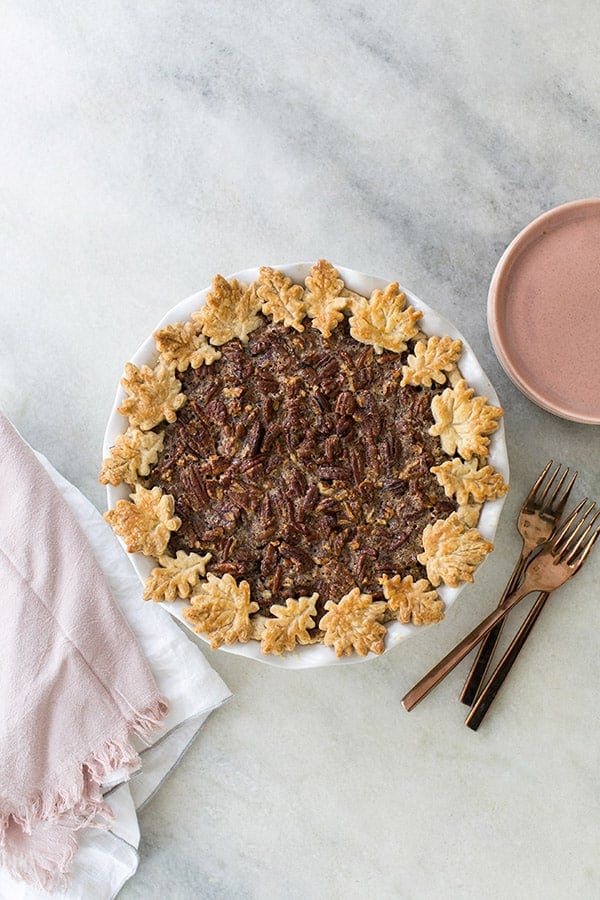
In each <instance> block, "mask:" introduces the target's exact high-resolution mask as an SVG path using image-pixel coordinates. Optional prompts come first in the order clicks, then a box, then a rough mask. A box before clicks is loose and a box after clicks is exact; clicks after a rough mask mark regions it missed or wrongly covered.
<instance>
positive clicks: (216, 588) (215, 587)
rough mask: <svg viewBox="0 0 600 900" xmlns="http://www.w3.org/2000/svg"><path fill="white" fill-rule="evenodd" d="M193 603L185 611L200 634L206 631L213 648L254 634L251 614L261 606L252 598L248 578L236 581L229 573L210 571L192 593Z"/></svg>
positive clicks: (187, 617)
mask: <svg viewBox="0 0 600 900" xmlns="http://www.w3.org/2000/svg"><path fill="white" fill-rule="evenodd" d="M190 602H191V606H189V607H188V608H187V609H184V611H183V615H184V616H185V618H186V619H187V620H188V622H190V623H191V624H192V625H193V626H194V631H196V632H197V634H205V635H206V636H207V637H208V639H209V641H210V646H211V649H212V650H216V649H217V648H218V647H220V646H221V645H222V644H235V643H236V642H237V641H240V642H241V643H243V644H245V643H246V642H247V641H248V639H249V637H250V630H251V629H250V616H251V614H252V613H254V612H256V611H257V609H258V603H255V602H254V601H251V600H250V585H249V584H248V582H247V581H240V583H239V584H237V583H236V580H235V578H234V577H233V575H230V574H229V573H227V574H226V575H223V576H222V577H221V578H218V577H217V576H216V575H213V574H212V573H211V572H209V573H208V576H207V580H206V581H203V582H201V583H200V584H199V585H198V587H197V589H196V591H195V593H194V594H193V595H192V597H191V600H190Z"/></svg>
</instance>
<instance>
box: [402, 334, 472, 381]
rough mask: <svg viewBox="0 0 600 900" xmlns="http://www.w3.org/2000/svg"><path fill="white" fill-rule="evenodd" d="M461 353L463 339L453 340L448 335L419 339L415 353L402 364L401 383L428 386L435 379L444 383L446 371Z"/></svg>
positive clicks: (450, 368) (454, 364)
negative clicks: (425, 339) (424, 339)
mask: <svg viewBox="0 0 600 900" xmlns="http://www.w3.org/2000/svg"><path fill="white" fill-rule="evenodd" d="M461 353H462V341H453V340H452V338H451V337H448V335H444V337H437V336H433V337H430V338H429V339H428V340H427V341H417V343H416V344H415V349H414V353H411V354H409V356H408V359H407V361H406V365H404V366H402V381H401V382H400V384H401V385H402V386H403V387H404V386H405V385H407V384H412V385H414V386H415V387H420V386H421V385H423V386H424V387H428V388H430V387H431V386H432V383H433V382H434V381H435V383H436V384H444V382H445V381H446V379H447V376H446V373H447V372H450V371H451V370H452V369H453V368H454V367H455V366H456V363H457V361H458V359H459V357H460V355H461Z"/></svg>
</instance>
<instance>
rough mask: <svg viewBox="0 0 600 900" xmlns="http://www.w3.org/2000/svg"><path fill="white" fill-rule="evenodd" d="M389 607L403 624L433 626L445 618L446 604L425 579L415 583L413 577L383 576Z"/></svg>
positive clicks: (382, 582)
mask: <svg viewBox="0 0 600 900" xmlns="http://www.w3.org/2000/svg"><path fill="white" fill-rule="evenodd" d="M379 581H380V584H381V586H382V588H383V596H384V597H385V599H386V600H387V602H388V607H389V608H390V609H391V610H392V612H394V613H395V614H396V618H397V619H398V621H399V622H402V623H403V624H405V625H406V624H408V623H409V622H410V621H411V620H412V623H413V625H431V624H432V623H433V622H440V621H441V620H442V619H443V618H444V603H443V601H442V600H440V599H439V597H438V595H437V591H434V590H433V588H432V587H431V585H430V584H429V582H428V581H427V580H426V579H425V578H420V579H419V580H418V581H414V580H413V577H412V575H406V577H405V578H402V577H401V576H400V575H394V576H393V577H392V578H389V577H388V576H387V575H383V577H382V578H380V579H379Z"/></svg>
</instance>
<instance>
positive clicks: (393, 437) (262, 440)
mask: <svg viewBox="0 0 600 900" xmlns="http://www.w3.org/2000/svg"><path fill="white" fill-rule="evenodd" d="M220 349H221V351H222V356H221V358H220V359H218V360H216V361H215V362H214V363H213V364H212V365H211V366H210V367H209V366H201V367H199V368H198V369H192V368H189V369H188V370H187V371H186V372H185V373H184V374H183V375H182V376H180V377H181V379H182V384H183V387H182V390H183V392H184V393H185V395H186V396H187V402H186V404H185V406H183V407H182V408H181V409H180V410H179V412H178V415H177V419H176V421H175V422H173V423H172V424H169V425H167V426H166V427H165V429H164V449H163V450H162V451H161V453H160V455H159V457H158V461H157V463H156V465H154V466H153V468H152V470H151V472H150V474H149V476H148V477H147V478H146V479H144V481H143V483H144V484H145V485H146V487H153V486H158V487H160V488H161V489H162V490H163V491H164V492H165V493H168V494H170V495H172V496H173V497H174V499H175V514H176V515H177V516H178V517H179V518H180V519H181V527H180V528H179V530H178V531H177V532H175V533H173V534H172V536H171V538H170V543H169V549H170V551H171V552H172V553H173V554H175V553H176V551H178V550H185V551H187V552H191V551H198V550H201V551H202V552H207V551H209V552H210V553H211V554H212V559H211V564H210V570H211V572H212V573H214V574H215V575H223V574H225V573H230V574H231V575H233V577H234V578H236V579H245V580H246V581H248V582H249V584H250V587H251V591H252V597H253V599H254V600H255V601H256V602H257V603H258V604H259V606H260V611H261V612H262V613H263V614H264V615H267V616H269V615H271V613H270V612H269V607H270V606H271V605H272V604H273V603H274V602H281V600H282V599H283V598H286V597H300V596H309V595H311V594H313V593H314V592H317V593H318V595H319V598H318V604H317V607H318V611H319V613H320V614H321V613H322V612H323V608H324V604H325V603H326V602H327V601H328V600H329V599H333V600H337V599H339V597H340V596H341V595H342V594H344V593H345V592H347V591H349V590H351V589H352V588H353V587H359V588H360V589H361V591H364V592H368V593H370V594H372V595H373V600H379V599H382V597H383V594H382V590H381V585H380V582H379V579H380V578H381V576H383V575H384V574H387V575H390V576H391V575H393V574H394V573H397V572H401V573H402V574H403V575H413V576H414V577H415V578H423V577H424V576H425V570H424V568H423V566H421V565H420V563H418V562H417V560H416V555H417V553H420V552H421V551H422V534H423V530H424V528H425V526H426V525H428V524H430V523H433V522H434V521H436V520H438V519H445V518H447V517H448V516H449V515H450V513H451V512H453V511H454V510H456V509H457V504H456V503H455V502H454V500H450V499H448V498H447V497H446V496H445V494H444V490H443V488H442V487H441V486H440V484H439V483H438V481H437V479H436V478H435V476H434V475H433V474H432V473H431V472H430V469H431V467H432V466H434V465H436V464H439V463H442V462H443V461H444V460H446V459H447V456H446V455H445V454H444V452H443V451H442V449H441V447H440V443H439V441H438V440H437V439H436V438H434V437H432V436H430V435H429V434H428V429H429V428H430V427H431V426H432V424H433V417H432V414H431V399H432V395H434V394H436V393H439V392H440V391H439V390H437V389H435V388H434V389H431V388H427V387H420V388H415V387H401V385H400V381H401V377H402V371H401V370H402V364H403V363H404V362H405V361H406V356H407V354H408V352H410V351H407V352H405V353H403V354H397V353H390V352H384V353H382V354H381V355H377V354H375V353H374V351H373V348H372V347H370V346H365V345H364V344H360V343H358V342H357V341H355V340H354V339H353V338H352V337H351V336H350V334H349V329H348V323H347V320H344V321H343V322H342V323H340V325H339V326H338V327H337V328H336V329H335V331H334V332H333V333H332V334H331V337H329V338H327V339H324V338H323V337H322V335H321V334H320V333H319V332H318V331H317V330H316V329H314V328H306V329H305V330H304V331H303V332H302V333H297V332H293V331H290V330H289V329H287V328H285V327H284V326H283V325H280V324H273V323H271V322H267V323H266V324H265V325H264V326H261V327H260V328H258V329H257V330H255V331H253V332H252V334H251V335H250V338H249V341H248V343H247V344H246V345H242V344H241V343H240V342H239V341H238V340H232V341H230V342H228V343H226V344H224V345H223V346H222V347H221V348H220Z"/></svg>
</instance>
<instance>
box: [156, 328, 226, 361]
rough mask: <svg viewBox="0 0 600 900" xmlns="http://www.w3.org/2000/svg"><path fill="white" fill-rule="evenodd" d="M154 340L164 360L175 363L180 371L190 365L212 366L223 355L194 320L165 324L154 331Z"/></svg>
mask: <svg viewBox="0 0 600 900" xmlns="http://www.w3.org/2000/svg"><path fill="white" fill-rule="evenodd" d="M154 341H155V343H156V347H157V349H158V352H159V353H160V355H161V356H162V358H163V359H164V361H165V362H166V363H167V364H170V363H174V364H175V367H176V369H177V370H178V371H179V372H185V371H186V369H187V368H188V367H189V366H191V367H192V369H197V368H199V367H200V366H202V365H205V366H210V365H211V363H213V362H214V361H215V360H216V359H219V357H220V356H221V353H220V352H219V350H215V348H214V347H213V346H212V345H211V344H209V343H208V341H207V340H206V338H205V336H204V335H203V334H202V331H200V329H199V328H198V326H197V325H196V324H195V323H194V322H183V323H182V322H176V323H175V325H165V327H164V328H161V329H160V330H159V331H156V332H155V333H154Z"/></svg>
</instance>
